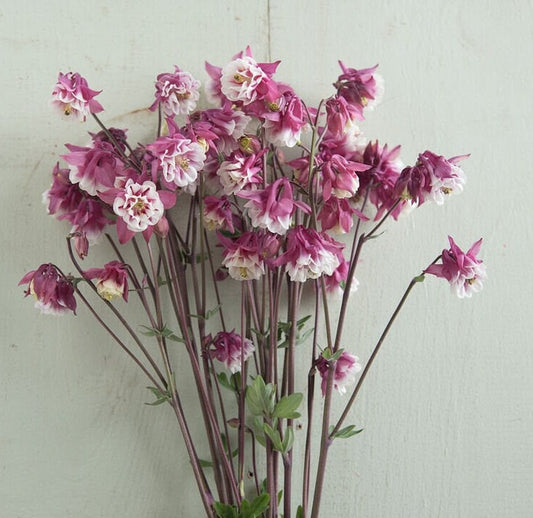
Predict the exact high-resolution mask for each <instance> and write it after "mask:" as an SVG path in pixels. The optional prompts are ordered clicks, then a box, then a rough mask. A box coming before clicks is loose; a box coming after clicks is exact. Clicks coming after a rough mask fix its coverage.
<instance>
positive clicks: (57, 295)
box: [19, 263, 76, 315]
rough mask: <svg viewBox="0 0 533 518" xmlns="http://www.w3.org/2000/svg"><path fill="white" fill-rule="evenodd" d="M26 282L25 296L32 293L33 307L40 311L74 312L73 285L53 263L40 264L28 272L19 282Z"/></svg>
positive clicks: (52, 312) (50, 312) (53, 312)
mask: <svg viewBox="0 0 533 518" xmlns="http://www.w3.org/2000/svg"><path fill="white" fill-rule="evenodd" d="M21 284H27V285H28V289H27V290H26V291H25V292H24V293H25V295H26V296H28V295H33V296H34V297H35V299H36V302H35V307H36V308H38V309H40V310H41V313H46V314H51V315H61V314H63V313H66V312H67V311H72V312H73V313H74V314H75V313H76V299H75V298H74V287H73V286H72V282H71V281H70V280H68V279H67V278H66V277H65V276H64V275H63V274H61V273H60V272H59V271H58V269H57V268H56V267H55V266H54V265H53V264H50V263H49V264H41V266H39V268H37V270H32V271H31V272H28V273H27V274H26V275H25V276H24V277H22V279H21V280H20V282H19V286H20V285H21Z"/></svg>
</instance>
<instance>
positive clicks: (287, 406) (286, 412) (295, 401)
mask: <svg viewBox="0 0 533 518" xmlns="http://www.w3.org/2000/svg"><path fill="white" fill-rule="evenodd" d="M303 397H304V396H303V394H301V393H300V392H295V393H294V394H290V395H289V396H283V397H282V398H281V399H280V400H279V401H278V403H277V405H276V406H275V408H274V412H273V413H272V415H273V416H274V417H279V418H282V419H297V418H298V417H300V415H301V414H300V413H299V412H296V410H297V408H298V407H299V406H300V404H301V403H302V399H303Z"/></svg>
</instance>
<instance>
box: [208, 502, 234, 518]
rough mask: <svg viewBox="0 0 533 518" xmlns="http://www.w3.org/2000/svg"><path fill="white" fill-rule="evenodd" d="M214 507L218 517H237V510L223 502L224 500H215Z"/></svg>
mask: <svg viewBox="0 0 533 518" xmlns="http://www.w3.org/2000/svg"><path fill="white" fill-rule="evenodd" d="M213 509H214V510H215V513H217V516H218V518H237V511H236V510H235V507H233V506H232V505H227V504H223V503H222V502H215V503H214V504H213Z"/></svg>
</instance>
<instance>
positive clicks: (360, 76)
mask: <svg viewBox="0 0 533 518" xmlns="http://www.w3.org/2000/svg"><path fill="white" fill-rule="evenodd" d="M339 65H340V67H341V69H342V74H341V75H340V76H339V78H338V79H337V82H336V83H335V84H334V85H333V86H335V88H337V94H338V95H339V96H340V97H344V99H346V101H347V102H348V103H349V104H350V105H351V106H352V107H353V108H354V110H355V113H357V118H359V119H360V120H362V119H364V117H363V109H364V108H369V109H373V108H374V106H376V105H377V104H378V103H379V102H380V101H381V99H382V97H383V90H384V88H383V78H382V77H381V76H380V75H379V74H376V69H377V67H378V66H377V65H376V66H373V67H371V68H363V69H361V70H356V69H355V68H349V67H346V66H345V65H344V63H343V62H342V61H339Z"/></svg>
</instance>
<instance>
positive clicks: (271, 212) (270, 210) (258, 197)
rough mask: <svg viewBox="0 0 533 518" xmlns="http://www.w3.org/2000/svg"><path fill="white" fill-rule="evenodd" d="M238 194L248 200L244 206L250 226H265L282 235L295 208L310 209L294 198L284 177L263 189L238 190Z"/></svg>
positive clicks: (307, 211)
mask: <svg viewBox="0 0 533 518" xmlns="http://www.w3.org/2000/svg"><path fill="white" fill-rule="evenodd" d="M238 195H239V196H240V197H242V198H245V199H247V200H248V202H247V203H245V205H244V206H245V207H246V209H248V215H249V216H250V219H251V220H252V226H253V227H255V228H266V229H268V230H269V231H270V232H272V233H274V234H280V235H284V234H285V233H286V232H287V230H289V227H290V225H291V220H292V215H293V214H294V212H295V211H296V209H297V208H300V209H301V210H303V211H304V212H306V213H309V212H310V210H311V209H310V208H309V206H308V205H306V204H305V203H303V202H299V201H296V200H295V199H294V197H293V194H292V187H291V184H290V182H289V180H287V178H285V177H282V178H279V179H278V180H276V181H275V182H274V183H273V184H271V185H268V186H267V187H265V188H264V189H258V190H254V191H240V192H239V194H238Z"/></svg>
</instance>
